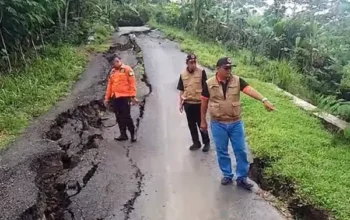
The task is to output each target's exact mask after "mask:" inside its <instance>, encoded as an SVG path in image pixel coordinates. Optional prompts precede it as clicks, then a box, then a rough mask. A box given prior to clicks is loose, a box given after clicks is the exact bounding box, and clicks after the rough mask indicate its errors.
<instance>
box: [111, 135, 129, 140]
mask: <svg viewBox="0 0 350 220" xmlns="http://www.w3.org/2000/svg"><path fill="white" fill-rule="evenodd" d="M128 139H129V138H128V136H126V135H120V136H119V137H116V138H114V140H116V141H126V140H128Z"/></svg>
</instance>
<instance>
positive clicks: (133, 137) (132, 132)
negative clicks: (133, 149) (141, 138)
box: [127, 118, 137, 142]
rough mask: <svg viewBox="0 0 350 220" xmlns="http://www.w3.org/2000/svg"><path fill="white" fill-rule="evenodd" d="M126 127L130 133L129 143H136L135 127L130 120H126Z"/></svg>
mask: <svg viewBox="0 0 350 220" xmlns="http://www.w3.org/2000/svg"><path fill="white" fill-rule="evenodd" d="M127 127H128V130H129V132H130V139H131V142H136V141H137V137H136V136H137V135H136V132H135V125H134V122H133V121H132V119H131V118H130V119H129V120H128V124H127Z"/></svg>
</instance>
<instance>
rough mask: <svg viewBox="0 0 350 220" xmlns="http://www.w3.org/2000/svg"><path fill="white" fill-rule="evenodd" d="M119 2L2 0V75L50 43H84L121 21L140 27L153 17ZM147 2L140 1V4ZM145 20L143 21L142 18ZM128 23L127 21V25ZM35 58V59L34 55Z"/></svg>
mask: <svg viewBox="0 0 350 220" xmlns="http://www.w3.org/2000/svg"><path fill="white" fill-rule="evenodd" d="M131 3H132V1H131V2H130V1H117V0H0V57H1V59H0V72H11V71H13V69H14V68H16V67H19V66H21V65H23V64H24V65H26V64H27V63H28V62H29V60H28V58H29V57H34V56H37V55H40V53H41V52H43V51H42V50H43V49H44V48H45V45H46V44H54V46H58V45H60V44H63V43H66V44H67V43H68V44H74V45H78V44H82V43H85V42H87V40H88V36H92V35H93V34H94V33H96V32H110V30H111V28H112V27H111V26H113V27H114V28H116V27H117V26H118V23H120V21H123V19H124V20H126V21H130V20H135V19H136V18H138V19H139V20H140V22H138V25H143V24H144V23H145V22H147V21H148V17H149V15H148V14H146V13H145V12H144V11H142V10H141V12H140V13H139V12H138V10H137V8H135V7H133V6H131ZM142 3H146V2H145V1H140V2H139V5H141V4H142ZM140 14H141V15H142V16H141V19H140V18H139V15H140ZM124 23H125V22H124ZM33 55H34V56H33Z"/></svg>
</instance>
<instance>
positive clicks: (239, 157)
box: [210, 120, 249, 180]
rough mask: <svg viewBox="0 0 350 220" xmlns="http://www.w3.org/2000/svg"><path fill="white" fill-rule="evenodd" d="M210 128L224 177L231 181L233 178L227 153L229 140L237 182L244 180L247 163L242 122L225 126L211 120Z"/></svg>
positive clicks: (246, 174)
mask: <svg viewBox="0 0 350 220" xmlns="http://www.w3.org/2000/svg"><path fill="white" fill-rule="evenodd" d="M210 126H211V132H212V134H213V139H214V143H215V145H216V154H217V157H218V163H219V166H220V169H221V172H222V173H223V175H224V177H228V178H231V179H232V178H233V176H234V175H233V173H232V165H231V158H230V155H229V153H228V140H229V139H230V141H231V144H232V147H233V152H234V154H235V157H236V163H237V168H236V176H237V180H239V179H246V178H247V176H248V169H249V162H248V156H247V147H246V141H245V134H244V125H243V122H242V121H237V122H234V123H229V124H225V123H220V122H218V121H214V120H212V121H211V125H210Z"/></svg>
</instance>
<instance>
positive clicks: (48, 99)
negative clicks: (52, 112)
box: [0, 46, 87, 148]
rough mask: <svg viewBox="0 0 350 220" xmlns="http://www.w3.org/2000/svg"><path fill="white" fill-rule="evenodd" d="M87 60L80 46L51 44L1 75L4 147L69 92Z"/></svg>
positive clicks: (1, 141) (1, 143)
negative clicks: (29, 61) (20, 67)
mask: <svg viewBox="0 0 350 220" xmlns="http://www.w3.org/2000/svg"><path fill="white" fill-rule="evenodd" d="M86 61H87V57H86V56H85V55H84V53H82V52H80V51H79V50H78V49H77V48H73V47H70V46H62V47H60V48H53V47H50V46H48V47H46V50H45V52H44V54H43V56H42V57H41V58H37V59H36V60H34V62H33V63H32V64H31V65H30V67H28V68H27V69H24V70H21V71H18V72H14V73H12V74H10V75H0V82H1V84H0V92H1V93H0V112H1V113H0V132H1V133H2V136H0V148H3V147H4V146H6V145H7V144H8V143H9V141H11V140H13V139H14V138H15V137H16V136H17V135H19V134H20V133H21V132H22V131H23V130H24V129H25V128H26V127H27V126H28V124H29V123H30V121H31V119H32V118H33V117H37V116H40V115H41V114H43V113H44V112H46V111H48V110H49V109H50V107H51V106H52V105H53V104H54V103H56V102H57V101H58V100H59V98H60V97H61V96H63V95H65V94H66V93H67V90H68V88H70V87H71V85H72V83H73V82H74V81H75V80H76V79H77V78H78V76H79V74H80V73H81V72H82V71H83V68H84V66H85V64H86Z"/></svg>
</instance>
